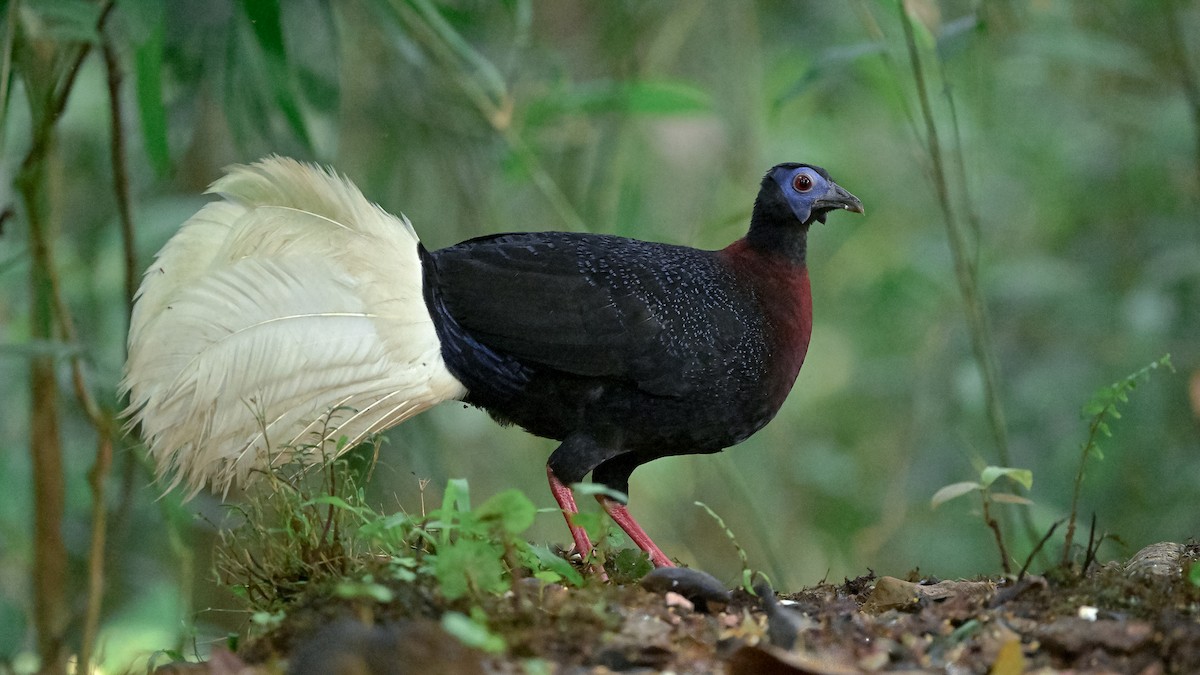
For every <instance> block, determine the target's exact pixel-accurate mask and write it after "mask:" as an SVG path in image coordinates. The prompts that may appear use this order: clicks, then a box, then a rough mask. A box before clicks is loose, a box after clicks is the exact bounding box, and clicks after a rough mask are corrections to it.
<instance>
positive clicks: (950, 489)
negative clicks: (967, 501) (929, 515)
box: [929, 481, 983, 509]
mask: <svg viewBox="0 0 1200 675" xmlns="http://www.w3.org/2000/svg"><path fill="white" fill-rule="evenodd" d="M982 488H983V485H980V484H979V483H976V482H975V481H963V482H961V483H951V484H949V485H947V486H945V487H943V488H942V489H940V490H938V491H937V492H935V493H933V498H932V499H930V500H929V505H930V506H931V507H933V508H935V509H936V508H937V507H939V506H941V505H942V504H943V503H945V502H948V501H950V500H951V499H954V498H956V497H961V496H963V495H965V494H967V493H970V492H974V491H975V490H980V489H982Z"/></svg>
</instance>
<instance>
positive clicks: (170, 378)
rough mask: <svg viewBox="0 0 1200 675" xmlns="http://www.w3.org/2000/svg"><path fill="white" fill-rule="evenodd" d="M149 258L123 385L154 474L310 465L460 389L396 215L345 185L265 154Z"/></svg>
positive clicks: (240, 477) (232, 175) (216, 475)
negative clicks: (328, 447)
mask: <svg viewBox="0 0 1200 675" xmlns="http://www.w3.org/2000/svg"><path fill="white" fill-rule="evenodd" d="M209 192H210V193H214V194H217V195H219V196H220V200H219V201H215V202H212V203H210V204H208V205H206V206H205V207H203V208H202V209H200V211H199V212H198V213H196V214H195V215H194V216H192V217H191V218H190V219H189V220H188V221H187V222H186V223H184V225H183V227H182V228H181V229H180V230H179V232H178V233H176V234H175V236H174V237H172V238H171V240H170V241H168V242H167V244H166V245H165V246H164V247H163V248H162V250H161V251H159V253H158V255H157V256H156V258H155V261H154V264H153V265H151V267H150V269H149V270H147V272H146V274H145V277H144V279H143V281H142V285H141V288H140V289H139V290H138V293H137V297H136V300H135V304H134V308H133V315H132V317H131V320H130V328H129V358H128V361H127V363H126V366H125V377H124V379H123V380H122V383H121V387H122V390H123V391H125V392H128V393H129V397H130V398H129V401H130V404H129V408H128V409H127V410H126V411H125V415H126V417H127V418H128V419H129V421H130V424H131V425H138V426H140V427H141V430H142V435H143V437H144V438H145V440H146V443H147V444H148V446H149V448H150V453H151V456H152V457H153V459H154V461H155V464H156V467H157V471H158V474H159V477H160V478H169V480H170V486H171V487H175V486H176V485H179V484H183V485H184V486H186V488H187V489H188V490H189V493H190V494H192V495H194V494H195V493H196V492H197V491H199V490H200V489H201V488H202V487H203V486H204V485H205V484H206V483H209V482H211V483H212V485H213V487H214V489H216V490H226V489H228V487H229V486H230V485H231V484H232V483H234V482H244V481H245V480H247V479H248V478H249V476H250V475H251V472H252V471H255V470H258V469H270V468H271V467H272V466H278V465H280V464H282V463H288V462H293V461H296V460H300V461H317V460H318V459H319V457H320V455H319V453H318V452H314V451H313V448H318V447H322V446H323V445H324V444H325V443H326V442H328V441H330V440H339V439H343V438H344V439H345V441H346V442H345V443H340V444H339V447H341V448H348V447H351V446H353V445H354V444H356V443H358V442H360V441H362V440H363V439H364V438H366V437H367V436H368V435H370V434H373V433H375V432H378V431H381V430H383V429H386V428H388V427H391V426H393V425H395V424H398V423H400V422H402V421H404V420H405V419H408V418H409V417H411V416H413V415H415V414H417V413H419V412H421V411H423V410H426V409H428V408H430V407H432V406H433V405H435V404H437V403H439V402H441V401H444V400H447V399H452V398H458V397H461V396H462V395H463V394H464V393H465V391H464V390H463V387H462V385H461V383H459V382H458V380H456V379H455V378H454V377H453V376H452V375H451V374H450V373H449V371H447V370H446V367H445V364H444V363H443V361H442V356H441V351H440V344H439V342H438V338H437V334H436V332H435V330H434V326H433V321H432V319H431V317H430V315H429V312H428V310H427V309H426V307H425V302H424V298H423V296H422V292H421V284H422V276H421V262H420V258H419V254H418V247H419V246H420V242H419V240H418V238H417V235H416V233H415V231H414V230H413V228H412V225H411V224H410V223H409V222H408V219H407V218H404V217H403V216H400V217H396V216H393V215H391V214H388V213H387V212H385V211H384V210H382V209H381V208H379V207H378V206H376V205H374V204H371V203H370V202H368V201H367V200H366V198H365V197H363V195H362V193H361V192H359V190H358V189H357V188H356V187H355V186H354V185H353V184H351V183H350V182H349V181H348V180H346V179H345V178H342V177H340V176H338V175H336V174H334V173H332V172H330V171H328V170H325V169H321V168H318V167H315V166H312V165H309V164H303V163H300V162H297V161H295V160H291V159H286V158H281V157H271V158H267V159H264V160H261V161H259V162H257V163H255V164H251V165H248V166H235V167H232V168H230V169H229V170H228V171H227V173H226V175H225V176H224V177H223V178H221V179H220V180H218V181H217V182H216V183H214V184H213V186H212V187H211V188H210V189H209Z"/></svg>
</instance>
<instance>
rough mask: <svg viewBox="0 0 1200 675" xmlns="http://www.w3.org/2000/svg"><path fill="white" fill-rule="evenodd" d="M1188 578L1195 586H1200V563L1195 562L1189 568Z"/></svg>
mask: <svg viewBox="0 0 1200 675" xmlns="http://www.w3.org/2000/svg"><path fill="white" fill-rule="evenodd" d="M1187 578H1188V581H1189V582H1191V584H1192V585H1193V586H1200V561H1196V560H1193V561H1192V564H1191V565H1189V566H1188V574H1187Z"/></svg>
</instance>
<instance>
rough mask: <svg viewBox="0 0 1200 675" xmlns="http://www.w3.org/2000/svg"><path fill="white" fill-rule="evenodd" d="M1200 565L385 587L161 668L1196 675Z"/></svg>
mask: <svg viewBox="0 0 1200 675" xmlns="http://www.w3.org/2000/svg"><path fill="white" fill-rule="evenodd" d="M1198 555H1200V545H1196V544H1194V543H1190V544H1187V545H1179V544H1159V545H1155V546H1153V547H1147V549H1144V550H1143V551H1142V552H1140V553H1139V554H1138V555H1136V556H1134V557H1133V558H1131V559H1130V560H1129V561H1127V562H1125V563H1108V564H1106V565H1100V566H1097V565H1093V566H1092V567H1091V569H1090V571H1089V572H1088V573H1087V574H1085V575H1078V574H1073V575H1072V574H1064V575H1059V576H1060V577H1061V578H1053V577H1043V576H1034V575H1026V576H1023V577H1022V578H1020V579H1019V580H1017V579H1013V578H1009V579H980V580H969V581H939V580H937V579H930V578H912V579H907V580H902V579H897V578H893V577H886V576H885V577H877V576H875V575H874V574H873V573H870V572H868V573H867V574H865V575H863V576H860V577H858V578H855V579H847V580H844V581H843V582H842V583H822V584H820V585H817V586H814V587H812V588H806V589H803V590H801V591H798V592H793V593H779V594H778V595H775V594H769V593H765V592H764V591H765V590H766V589H765V588H763V587H761V586H760V587H759V590H760V593H761V594H762V596H763V597H765V598H768V599H767V600H766V601H765V602H764V600H762V599H760V597H756V596H755V595H753V594H751V593H748V592H746V591H744V590H741V589H737V590H734V591H731V592H730V591H725V590H724V589H722V588H720V587H719V585H718V587H716V588H714V587H713V582H715V580H714V579H712V578H711V577H709V576H708V575H705V574H703V573H700V572H692V571H683V572H678V571H675V572H665V573H664V572H663V571H661V570H660V571H657V572H655V573H654V574H653V575H652V576H650V577H648V579H649V580H643V582H642V583H640V584H638V583H628V584H617V583H599V582H588V583H586V584H584V586H583V587H581V588H567V587H565V586H561V585H558V584H553V583H544V582H540V581H537V580H535V579H533V578H528V579H523V580H520V581H518V582H516V583H515V585H514V587H513V590H512V591H510V592H507V593H504V594H501V595H496V596H494V597H492V598H491V599H490V600H488V601H486V602H484V603H483V604H482V605H481V604H480V603H479V602H478V601H472V602H470V603H465V602H459V603H447V602H445V601H442V600H439V597H438V593H437V591H436V589H434V588H429V587H425V586H422V585H420V584H391V585H390V591H391V592H389V593H387V594H385V595H384V596H383V597H382V598H381V597H374V598H372V597H367V596H369V595H371V594H353V593H351V594H347V593H332V592H331V593H325V594H314V595H312V596H309V597H305V598H303V599H301V600H299V601H298V602H296V603H295V604H294V605H293V606H292V607H290V608H289V610H288V611H287V613H286V617H285V618H283V619H282V620H281V621H279V622H277V623H275V624H273V625H272V626H271V628H270V630H266V631H265V632H260V634H259V635H257V636H256V637H254V638H253V639H250V640H247V641H245V642H243V644H242V645H241V646H240V647H239V648H238V650H237V653H236V654H234V653H232V652H227V651H224V650H219V651H217V652H216V653H214V654H213V656H212V657H211V659H210V660H209V661H208V662H207V663H205V664H189V665H184V664H176V665H174V666H168V667H166V668H162V669H160V670H159V671H158V672H161V673H172V672H177V673H184V672H188V673H195V672H206V673H214V674H233V673H241V674H243V675H246V674H256V673H278V672H285V671H286V672H289V673H298V674H303V675H307V674H315V673H333V674H338V673H345V674H351V673H354V674H366V673H433V674H436V673H454V674H459V673H463V674H469V673H534V674H539V673H564V674H573V673H614V672H619V673H655V672H674V673H730V674H734V675H750V674H770V673H805V674H813V675H841V674H843V673H847V674H848V673H932V672H938V673H994V674H996V675H1008V674H1017V673H1028V672H1035V673H1056V672H1072V673H1141V674H1146V675H1149V674H1154V673H1196V672H1200V574H1198V573H1197V572H1196V570H1197V568H1200V563H1196V564H1193V563H1194V562H1195V561H1196V559H1197V557H1198ZM647 587H648V588H650V589H652V590H647ZM672 589H674V590H672ZM381 600H385V601H381ZM468 614H470V615H471V616H474V617H475V620H472V618H470V617H469V616H468ZM484 624H485V625H486V627H484ZM468 645H473V646H468Z"/></svg>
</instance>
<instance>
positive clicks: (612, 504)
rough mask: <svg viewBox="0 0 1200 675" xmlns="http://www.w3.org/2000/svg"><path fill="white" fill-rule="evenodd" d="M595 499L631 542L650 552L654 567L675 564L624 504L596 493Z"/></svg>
mask: <svg viewBox="0 0 1200 675" xmlns="http://www.w3.org/2000/svg"><path fill="white" fill-rule="evenodd" d="M596 500H597V501H599V502H600V506H602V507H603V508H604V510H605V512H607V513H608V515H609V517H610V518H612V519H613V522H615V523H616V524H617V525H620V526H621V529H622V530H625V534H627V535H629V538H630V539H632V540H633V543H635V544H637V547H638V548H640V549H642V550H643V551H645V552H646V553H648V554H650V562H652V563H654V566H655V567H674V566H675V563H673V562H671V561H670V560H669V559H667V554H665V553H663V552H662V549H660V548H659V547H657V546H655V545H654V542H653V541H651V540H650V535H648V534H646V531H645V530H643V529H642V526H641V525H638V524H637V521H636V520H634V519H633V516H632V515H631V514H630V513H629V509H628V508H627V507H626V506H625V505H624V504H622V503H621V502H619V501H617V500H615V499H613V498H612V497H606V496H605V495H596Z"/></svg>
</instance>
